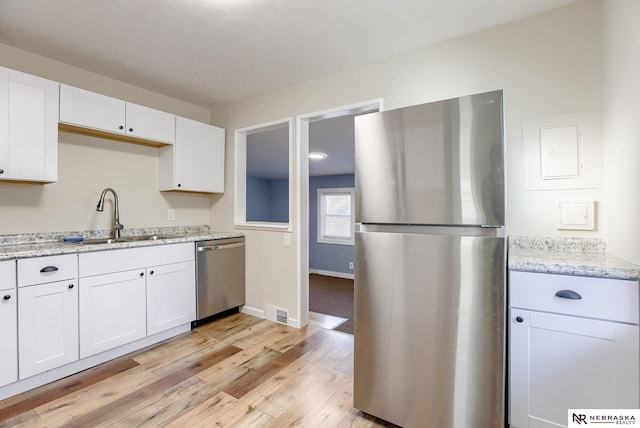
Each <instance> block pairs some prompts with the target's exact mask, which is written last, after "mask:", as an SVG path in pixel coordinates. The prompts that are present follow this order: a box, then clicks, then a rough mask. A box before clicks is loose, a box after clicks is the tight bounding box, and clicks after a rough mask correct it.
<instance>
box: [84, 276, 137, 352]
mask: <svg viewBox="0 0 640 428" xmlns="http://www.w3.org/2000/svg"><path fill="white" fill-rule="evenodd" d="M146 334H147V333H146V310H145V272H144V269H138V270H131V271H125V272H117V273H112V274H106V275H98V276H92V277H88V278H80V358H86V357H89V356H91V355H94V354H97V353H100V352H103V351H106V350H109V349H112V348H115V347H116V346H120V345H124V344H126V343H129V342H133V341H134V340H137V339H142V338H143V337H145V336H146Z"/></svg>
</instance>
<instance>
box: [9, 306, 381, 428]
mask: <svg viewBox="0 0 640 428" xmlns="http://www.w3.org/2000/svg"><path fill="white" fill-rule="evenodd" d="M0 426H2V427H14V426H42V427H45V426H46V427H61V426H64V427H112V426H113V427H132V426H136V427H158V426H170V427H180V428H191V427H232V426H233V427H243V426H244V427H287V426H304V427H372V426H393V425H391V424H387V423H385V422H384V421H381V420H379V419H376V418H373V417H371V416H369V415H367V414H364V413H362V412H360V411H359V410H357V409H355V408H353V336H351V335H348V334H345V333H340V332H335V331H331V330H325V329H322V328H320V327H319V326H318V325H314V324H311V325H309V326H307V327H305V328H303V329H295V328H291V327H286V326H284V325H281V324H277V323H274V322H270V321H266V320H262V319H259V318H255V317H251V316H249V315H244V314H233V315H230V316H227V317H225V318H223V319H220V320H217V321H214V322H212V323H209V324H206V325H203V326H200V327H197V328H195V329H194V330H192V331H191V332H190V333H186V334H183V335H181V336H178V337H176V338H173V339H170V340H168V341H166V342H163V343H161V344H158V345H155V346H152V347H149V348H146V349H144V350H141V351H138V352H136V353H134V354H129V355H126V356H124V357H121V358H118V359H116V360H113V361H110V362H108V363H105V364H102V365H100V366H97V367H95V368H92V369H89V370H86V371H84V372H82V373H78V374H76V375H73V376H70V377H68V378H65V379H62V380H59V381H57V382H53V383H51V384H49V385H45V386H43V387H40V388H37V389H35V390H32V391H28V392H26V393H24V394H20V395H18V396H15V397H11V398H9V399H7V400H4V401H0Z"/></svg>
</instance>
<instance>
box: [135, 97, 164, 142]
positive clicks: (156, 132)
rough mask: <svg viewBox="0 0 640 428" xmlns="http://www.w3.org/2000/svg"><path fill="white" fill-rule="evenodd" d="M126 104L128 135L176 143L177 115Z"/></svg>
mask: <svg viewBox="0 0 640 428" xmlns="http://www.w3.org/2000/svg"><path fill="white" fill-rule="evenodd" d="M126 104H127V107H126V110H127V114H126V116H127V129H126V131H127V135H130V136H132V137H137V138H143V139H145V140H154V141H162V142H165V143H168V144H173V143H174V142H175V141H176V116H175V115H173V114H169V113H165V112H163V111H160V110H155V109H152V108H149V107H144V106H141V105H138V104H133V103H126Z"/></svg>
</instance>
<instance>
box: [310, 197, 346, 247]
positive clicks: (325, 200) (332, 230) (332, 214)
mask: <svg viewBox="0 0 640 428" xmlns="http://www.w3.org/2000/svg"><path fill="white" fill-rule="evenodd" d="M353 231H354V196H353V188H352V187H348V188H342V189H318V242H319V243H323V244H339V245H353V236H354V233H353Z"/></svg>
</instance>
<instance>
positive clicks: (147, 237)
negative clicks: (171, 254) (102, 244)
mask: <svg viewBox="0 0 640 428" xmlns="http://www.w3.org/2000/svg"><path fill="white" fill-rule="evenodd" d="M173 238H180V236H178V235H138V236H125V237H124V238H120V241H125V242H126V241H129V242H136V241H157V240H158V239H173Z"/></svg>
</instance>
